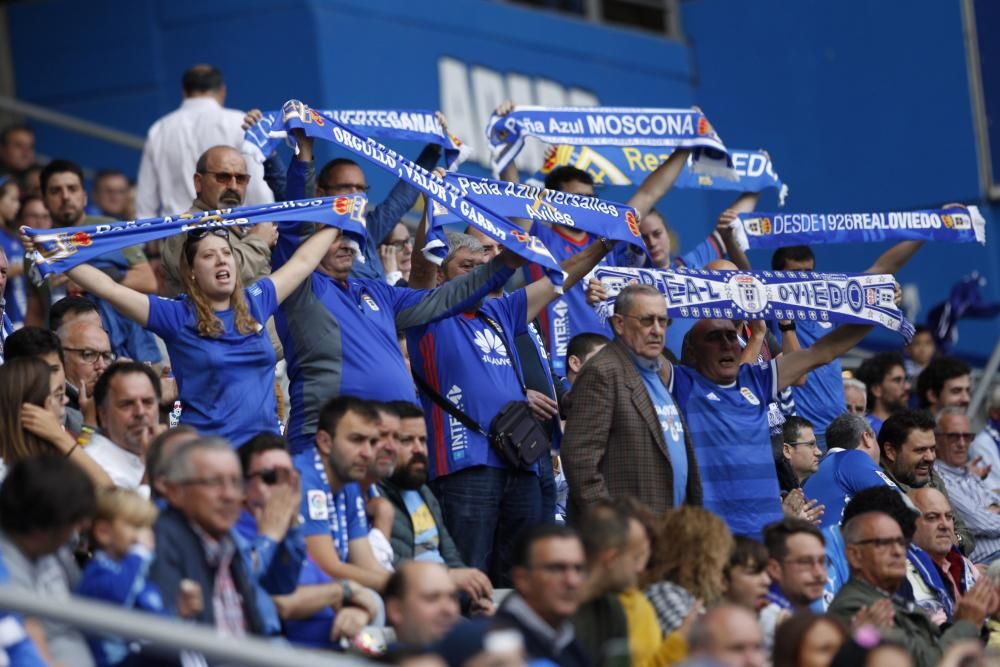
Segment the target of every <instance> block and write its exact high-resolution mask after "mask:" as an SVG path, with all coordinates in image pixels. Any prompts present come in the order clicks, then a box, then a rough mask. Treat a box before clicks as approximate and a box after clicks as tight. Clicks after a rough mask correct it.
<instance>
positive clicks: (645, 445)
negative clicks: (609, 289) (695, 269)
mask: <svg viewBox="0 0 1000 667" xmlns="http://www.w3.org/2000/svg"><path fill="white" fill-rule="evenodd" d="M611 325H612V327H613V329H614V331H615V339H614V340H613V341H611V342H610V343H609V344H608V345H607V346H606V347H605V348H604V349H603V350H601V351H600V352H598V353H597V354H596V355H595V356H594V357H593V358H592V359H590V361H588V362H587V365H586V366H584V368H583V370H582V371H581V372H580V375H579V377H578V378H577V380H576V383H574V385H573V402H572V406H571V408H570V414H569V419H568V421H567V424H566V435H565V436H564V438H563V444H562V461H563V469H564V470H565V471H566V478H567V480H568V482H569V491H570V496H569V504H568V507H567V509H568V513H569V515H570V516H571V517H576V516H579V514H580V513H581V512H582V510H584V508H585V506H586V505H588V504H590V503H593V502H595V501H596V500H599V499H602V498H618V497H621V496H626V495H632V496H635V497H637V498H638V499H639V500H641V501H642V502H643V503H644V504H645V505H647V506H648V507H649V508H650V509H652V510H653V511H655V512H662V511H664V510H667V509H670V508H672V507H676V506H678V505H681V504H684V503H687V504H692V505H700V504H701V480H700V477H699V475H698V466H697V465H696V463H695V454H694V449H693V447H692V444H691V436H690V435H689V433H688V429H687V428H686V425H685V423H684V418H683V417H682V416H681V414H680V411H679V410H678V409H677V405H676V404H675V403H674V401H673V399H672V398H671V397H670V394H669V393H668V392H667V389H666V387H667V386H668V383H669V378H670V368H671V367H670V364H669V363H667V362H665V360H664V359H662V356H661V355H662V354H663V338H664V336H665V335H666V330H667V305H666V301H665V300H664V298H663V295H662V294H660V293H659V292H657V291H656V289H655V288H653V287H650V286H647V285H630V286H629V287H626V288H625V289H624V290H622V292H621V294H619V295H618V298H617V301H616V302H615V315H614V316H613V317H612V318H611Z"/></svg>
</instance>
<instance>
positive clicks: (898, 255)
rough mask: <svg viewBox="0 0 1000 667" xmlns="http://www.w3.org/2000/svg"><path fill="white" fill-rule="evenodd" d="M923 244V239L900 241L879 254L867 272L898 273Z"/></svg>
mask: <svg viewBox="0 0 1000 667" xmlns="http://www.w3.org/2000/svg"><path fill="white" fill-rule="evenodd" d="M923 245H924V242H923V241H900V242H899V243H897V244H896V245H894V246H892V247H891V248H889V249H888V250H886V251H885V252H884V253H882V254H881V255H879V258H878V259H876V260H875V263H874V264H872V265H871V266H869V267H868V268H867V269H865V273H872V274H879V273H898V272H899V270H900V269H902V268H903V266H904V265H905V264H906V263H907V262H909V261H910V258H911V257H913V256H914V255H915V254H916V253H917V251H918V250H920V248H921V246H923Z"/></svg>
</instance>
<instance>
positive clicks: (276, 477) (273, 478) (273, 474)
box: [247, 468, 292, 486]
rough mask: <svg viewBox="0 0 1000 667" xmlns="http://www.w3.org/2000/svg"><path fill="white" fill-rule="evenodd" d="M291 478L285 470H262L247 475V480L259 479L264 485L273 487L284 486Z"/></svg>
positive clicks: (290, 473) (289, 473) (288, 471)
mask: <svg viewBox="0 0 1000 667" xmlns="http://www.w3.org/2000/svg"><path fill="white" fill-rule="evenodd" d="M291 476H292V472H291V471H290V470H288V469H287V468H264V469H263V470H258V471H257V472H252V473H250V474H249V475H247V479H253V478H254V477H260V481H262V482H264V484H267V485H268V486H274V485H276V484H284V483H286V482H288V481H289V480H290V479H291Z"/></svg>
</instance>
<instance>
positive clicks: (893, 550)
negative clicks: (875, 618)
mask: <svg viewBox="0 0 1000 667" xmlns="http://www.w3.org/2000/svg"><path fill="white" fill-rule="evenodd" d="M844 543H845V545H846V553H847V562H848V564H849V565H850V569H851V578H850V579H849V580H848V581H847V583H846V584H844V586H843V588H841V589H840V591H839V592H838V593H837V596H836V597H835V598H834V599H833V602H832V603H831V605H830V609H829V613H830V614H832V615H834V616H838V617H840V618H841V619H842V620H843V621H844V622H846V623H851V622H852V621H853V620H854V618H855V616H856V615H857V613H858V612H859V611H861V610H862V609H863V608H866V607H870V606H871V605H872V604H874V603H876V602H879V601H880V600H888V601H889V602H890V603H891V604H892V611H893V615H892V621H891V622H892V632H894V633H897V635H898V636H899V638H900V639H901V640H903V641H905V643H906V647H907V649H908V650H909V651H910V654H911V655H912V656H913V661H914V665H915V666H916V667H933V666H934V665H936V664H938V662H939V661H940V659H941V654H942V652H943V651H944V650H945V649H947V648H948V647H949V646H950V645H951V644H953V643H955V642H957V641H960V640H963V639H976V638H977V637H978V636H979V631H980V628H981V627H982V624H983V621H984V619H985V618H986V616H987V615H989V614H993V613H994V612H995V611H996V608H997V593H996V590H995V587H994V584H993V582H992V580H991V579H990V578H989V577H983V578H982V579H981V580H980V581H979V582H978V583H976V585H975V586H973V587H972V588H971V589H970V590H969V591H968V592H967V593H966V594H965V595H964V596H962V597H961V598H960V599H959V600H958V602H957V604H956V606H955V615H954V618H955V622H954V624H952V625H951V627H950V628H948V629H947V630H946V631H944V632H942V631H941V630H940V629H939V628H938V627H937V626H936V625H935V624H934V623H933V622H932V621H931V620H930V618H929V617H928V616H927V614H926V612H924V610H923V609H922V608H920V607H919V606H918V605H917V604H915V603H914V602H912V601H910V600H907V599H905V598H903V597H901V596H899V595H896V591H897V590H898V589H899V586H900V584H902V583H903V580H904V579H905V578H906V547H907V540H906V538H904V537H903V532H902V529H901V528H900V526H899V524H898V523H897V522H896V521H895V520H894V519H893V518H892V517H891V516H889V515H888V514H884V513H882V512H867V513H865V514H860V515H858V516H856V517H854V518H852V519H851V520H850V521H848V522H847V525H846V526H844Z"/></svg>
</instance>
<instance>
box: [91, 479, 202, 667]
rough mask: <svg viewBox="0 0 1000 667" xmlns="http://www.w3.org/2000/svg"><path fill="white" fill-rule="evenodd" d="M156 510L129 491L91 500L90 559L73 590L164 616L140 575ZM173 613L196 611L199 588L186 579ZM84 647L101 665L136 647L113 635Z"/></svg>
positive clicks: (184, 614)
mask: <svg viewBox="0 0 1000 667" xmlns="http://www.w3.org/2000/svg"><path fill="white" fill-rule="evenodd" d="M157 514H158V511H157V509H156V506H155V505H153V503H151V502H150V501H149V500H146V499H145V498H143V497H142V496H141V495H139V494H138V493H136V492H135V491H132V490H130V489H123V488H113V489H107V490H106V491H104V492H103V493H101V494H100V495H99V496H98V498H97V513H96V515H95V516H94V521H93V524H92V527H91V532H90V539H91V544H92V545H93V547H94V557H93V558H92V559H91V561H90V562H89V563H87V566H86V567H85V568H84V570H83V574H82V576H81V579H80V585H79V588H78V589H77V593H78V594H80V595H83V596H85V597H90V598H96V599H98V600H103V601H106V602H111V603H113V604H117V605H120V606H122V607H124V608H126V609H139V610H142V611H147V612H151V613H154V614H165V613H166V611H165V609H164V605H163V598H162V597H161V596H160V591H159V589H158V588H157V587H156V585H155V584H153V583H152V582H150V581H148V580H147V579H146V573H147V572H148V570H149V566H150V564H151V563H152V560H153V549H154V547H155V543H154V537H153V523H155V521H156V517H157ZM177 598H178V599H177V610H178V615H180V616H181V617H182V618H190V617H191V616H194V615H196V614H198V613H200V611H201V606H202V595H201V589H200V588H199V587H198V585H197V584H195V583H194V582H191V581H185V582H182V584H181V590H180V591H178V593H177ZM89 642H90V649H91V651H92V652H93V654H94V659H95V660H96V662H97V664H98V665H100V666H101V667H104V666H105V665H118V664H121V663H122V662H123V661H125V660H126V658H128V657H129V656H130V654H135V653H138V652H139V650H140V647H139V646H138V645H130V644H126V642H124V641H122V640H121V639H117V638H114V637H98V636H94V637H91V638H90V640H89Z"/></svg>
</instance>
